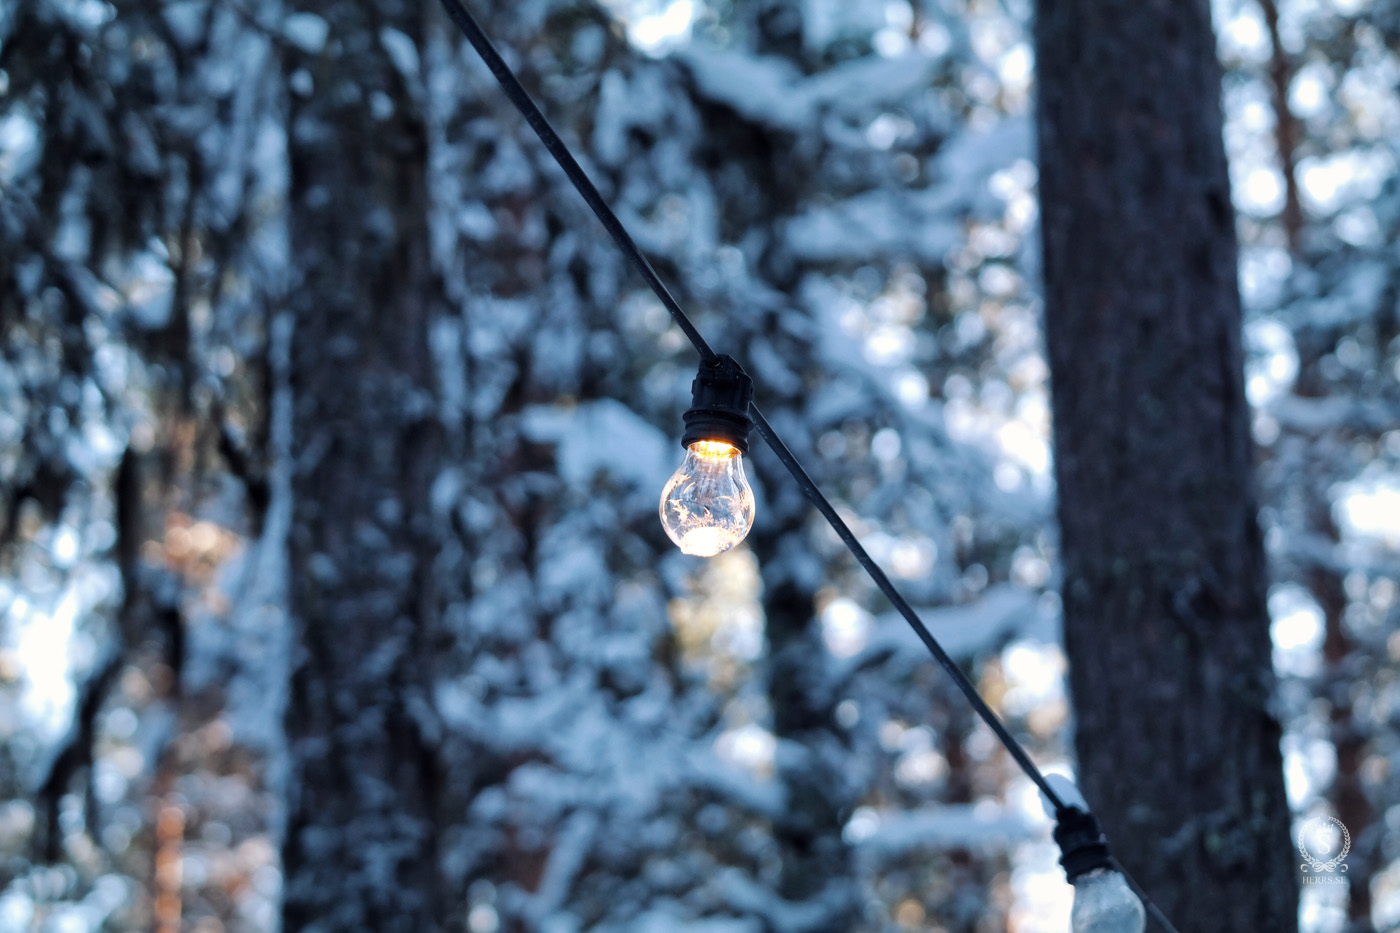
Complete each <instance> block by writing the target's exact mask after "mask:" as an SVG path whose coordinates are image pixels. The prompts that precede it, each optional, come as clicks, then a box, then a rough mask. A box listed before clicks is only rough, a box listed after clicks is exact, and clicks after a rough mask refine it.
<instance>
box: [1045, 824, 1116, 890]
mask: <svg viewBox="0 0 1400 933" xmlns="http://www.w3.org/2000/svg"><path fill="white" fill-rule="evenodd" d="M1057 820H1058V822H1056V824H1055V832H1054V836H1055V843H1056V844H1057V845H1058V846H1059V847H1060V865H1061V866H1062V867H1063V868H1064V870H1065V877H1066V878H1067V879H1068V880H1069V883H1070V884H1074V879H1076V878H1078V877H1079V876H1081V875H1087V874H1088V873H1089V872H1091V871H1094V870H1096V869H1099V868H1115V867H1116V866H1114V864H1113V856H1112V855H1111V854H1109V851H1108V840H1107V839H1105V838H1104V835H1103V831H1102V830H1100V829H1099V821H1098V820H1096V819H1094V815H1093V814H1092V813H1089V812H1088V811H1085V810H1081V809H1079V808H1078V807H1067V808H1065V809H1063V810H1061V811H1060V812H1059V814H1058V816H1057Z"/></svg>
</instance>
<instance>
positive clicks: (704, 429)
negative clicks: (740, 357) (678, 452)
mask: <svg viewBox="0 0 1400 933" xmlns="http://www.w3.org/2000/svg"><path fill="white" fill-rule="evenodd" d="M751 401H753V380H752V379H750V378H749V377H748V376H747V375H746V374H745V373H744V371H743V369H741V368H740V367H739V364H738V363H736V362H734V358H733V357H730V356H717V357H715V358H714V359H713V360H706V361H704V362H702V363H701V364H700V371H699V372H698V373H696V375H695V381H694V382H692V383H691V384H690V409H689V410H688V411H687V412H686V413H685V415H684V417H685V434H683V435H682V436H681V446H682V447H689V446H690V445H691V444H694V443H695V442H696V441H724V442H725V443H727V444H732V445H733V446H734V447H737V448H738V450H739V453H741V454H746V453H748V452H749V429H750V428H752V427H753V421H751V420H750V419H749V402H751Z"/></svg>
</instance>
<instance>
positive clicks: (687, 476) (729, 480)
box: [661, 441, 755, 557]
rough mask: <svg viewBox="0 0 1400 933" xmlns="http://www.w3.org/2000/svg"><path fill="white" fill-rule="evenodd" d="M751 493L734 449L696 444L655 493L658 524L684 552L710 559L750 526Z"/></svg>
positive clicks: (715, 443) (716, 443)
mask: <svg viewBox="0 0 1400 933" xmlns="http://www.w3.org/2000/svg"><path fill="white" fill-rule="evenodd" d="M754 511H755V505H754V498H753V489H752V488H751V487H750V486H749V481H748V479H746V478H745V476H744V458H743V456H742V455H741V454H740V453H739V448H737V447H735V446H734V445H733V444H730V443H728V442H726V441H696V442H695V443H693V444H691V445H690V446H689V447H687V448H686V452H685V461H684V462H683V463H681V467H680V469H679V470H677V471H676V472H675V475H673V476H672V477H671V481H670V482H668V483H667V484H666V488H665V489H663V490H662V491H661V525H662V527H663V528H665V529H666V534H667V536H668V537H670V539H671V540H672V541H674V542H676V545H677V546H678V547H679V548H680V549H681V550H682V551H683V552H685V553H686V554H692V555H694V556H696V557H714V556H715V555H716V554H722V553H724V552H725V551H727V550H729V549H730V548H732V547H733V546H734V545H736V544H738V543H739V542H740V541H742V540H744V536H745V535H747V534H748V533H749V529H750V528H752V527H753V518H754Z"/></svg>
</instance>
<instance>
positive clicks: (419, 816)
mask: <svg viewBox="0 0 1400 933" xmlns="http://www.w3.org/2000/svg"><path fill="white" fill-rule="evenodd" d="M314 6H315V9H314V12H315V14H317V15H319V16H321V17H323V18H324V20H325V21H326V22H327V23H329V24H330V29H329V34H328V36H327V38H326V43H325V46H324V49H323V50H322V51H321V52H320V53H318V54H304V51H305V50H301V51H298V50H296V49H289V50H288V52H287V58H286V61H285V68H286V70H287V73H288V75H289V76H290V78H289V82H288V83H289V86H290V87H291V88H292V100H291V106H290V124H289V129H288V146H289V162H290V166H291V176H290V190H289V193H288V200H289V208H290V221H289V224H290V229H289V233H290V239H291V249H292V251H293V263H292V266H293V268H295V269H297V270H298V281H296V282H293V283H292V286H291V295H290V296H289V302H288V304H289V308H290V310H291V312H292V314H293V315H294V320H295V325H294V336H293V338H292V350H291V361H290V370H291V373H290V379H291V391H292V396H293V399H294V409H293V414H292V433H293V455H294V456H293V459H294V462H295V471H294V475H293V478H292V492H293V496H292V498H293V503H294V504H293V516H292V523H291V531H290V542H289V551H290V567H291V579H290V602H291V611H292V614H293V616H294V633H295V636H294V644H293V657H292V668H293V670H292V681H291V693H290V697H289V703H288V710H287V718H286V728H287V738H288V743H289V751H290V760H291V774H290V781H289V788H288V790H289V800H288V825H287V834H286V840H285V845H284V867H285V872H286V877H287V885H286V891H285V899H284V900H285V903H284V908H283V925H284V929H285V930H287V931H288V933H293V931H297V930H316V931H325V933H331V931H346V933H349V931H355V933H363V931H366V930H375V931H384V933H391V931H405V933H408V931H413V933H428V931H434V930H439V929H443V928H444V927H443V926H442V924H443V923H444V921H445V918H446V917H447V916H448V910H447V909H446V903H445V902H443V903H439V902H438V901H439V900H441V899H440V898H439V894H438V892H440V891H441V886H440V885H439V884H438V883H437V880H436V879H437V872H438V862H439V859H438V853H437V847H438V839H437V836H438V827H439V822H438V821H437V820H436V819H435V813H434V805H435V801H436V800H437V798H438V793H437V788H438V771H439V766H438V764H437V759H436V755H435V752H434V750H433V749H434V743H433V742H432V741H430V740H429V739H427V738H425V737H424V734H423V731H422V730H423V729H424V728H425V725H424V721H423V719H424V716H425V715H426V714H423V713H422V711H423V710H426V709H428V708H430V705H429V704H428V703H427V702H426V700H425V698H426V696H427V694H428V677H429V674H430V671H431V652H430V651H429V649H428V646H427V644H426V641H427V638H428V636H429V633H430V632H431V631H432V626H433V623H434V620H433V608H432V607H433V594H432V586H431V580H432V575H431V573H430V569H431V566H432V561H433V555H434V554H435V552H436V550H437V548H436V545H435V541H434V535H435V532H434V529H433V526H432V521H431V517H430V509H429V505H428V502H427V499H428V491H429V489H430V487H431V486H432V479H433V477H434V476H435V475H436V473H437V472H438V471H439V470H440V469H441V463H440V460H441V446H442V444H441V432H440V430H439V429H438V425H437V423H436V422H435V420H434V417H435V410H436V409H435V407H434V405H433V403H432V399H433V397H434V396H433V385H432V373H433V367H432V356H431V353H430V352H429V348H428V331H429V323H430V319H431V318H432V316H433V313H434V310H435V308H436V306H437V301H438V298H437V295H438V294H439V292H438V290H437V288H436V285H435V278H434V275H433V274H432V270H431V265H430V258H429V247H428V237H427V217H428V208H427V196H426V191H425V155H424V152H425V146H426V143H425V138H426V137H425V131H424V129H423V124H422V121H421V114H419V113H418V112H416V107H415V105H414V104H413V103H412V102H413V100H414V99H415V98H414V95H413V94H411V93H409V92H408V91H407V90H406V89H405V87H404V82H405V81H406V80H410V79H409V78H408V77H407V76H406V75H405V74H403V73H402V72H400V71H399V70H398V69H396V67H395V63H394V62H393V61H392V60H391V58H390V55H389V54H388V52H387V51H386V49H387V48H388V47H389V46H390V43H391V41H392V40H388V41H386V40H383V39H382V37H384V36H391V37H392V35H393V33H392V32H390V31H389V30H397V31H398V32H400V33H402V34H404V35H407V36H409V37H412V38H414V39H415V40H417V39H419V38H421V36H422V33H423V24H422V20H423V17H424V15H425V10H426V9H428V8H427V7H423V6H422V5H420V4H417V3H411V2H406V0H405V2H396V0H376V2H374V3H367V2H348V0H347V2H338V3H332V4H328V5H326V4H317V5H314ZM303 70H304V72H305V74H304V75H303V74H299V72H301V71H303ZM308 76H309V79H310V81H311V82H314V85H315V86H314V90H312V91H311V92H310V93H305V91H306V83H307V77H308ZM299 86H300V87H301V91H300V92H299V91H298V90H297V88H298V87H299ZM416 713H417V715H416ZM460 893H461V892H456V894H457V895H458V897H457V900H460Z"/></svg>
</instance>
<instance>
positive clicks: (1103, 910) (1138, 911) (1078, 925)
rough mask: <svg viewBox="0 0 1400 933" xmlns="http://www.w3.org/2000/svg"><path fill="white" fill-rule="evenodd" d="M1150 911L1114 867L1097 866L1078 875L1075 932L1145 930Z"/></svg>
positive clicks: (1073, 917)
mask: <svg viewBox="0 0 1400 933" xmlns="http://www.w3.org/2000/svg"><path fill="white" fill-rule="evenodd" d="M1146 928H1147V913H1146V911H1144V910H1143V909H1142V901H1140V900H1138V898H1137V895H1136V894H1134V893H1133V889H1132V888H1130V887H1128V882H1127V881H1125V880H1124V879H1123V876H1122V875H1121V874H1119V873H1118V872H1116V871H1114V870H1113V869H1111V868H1096V869H1094V870H1093V871H1091V872H1088V873H1086V874H1083V875H1080V876H1079V877H1078V878H1075V879H1074V909H1073V910H1071V911H1070V929H1071V930H1073V931H1074V933H1143V931H1144V930H1145V929H1146Z"/></svg>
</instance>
